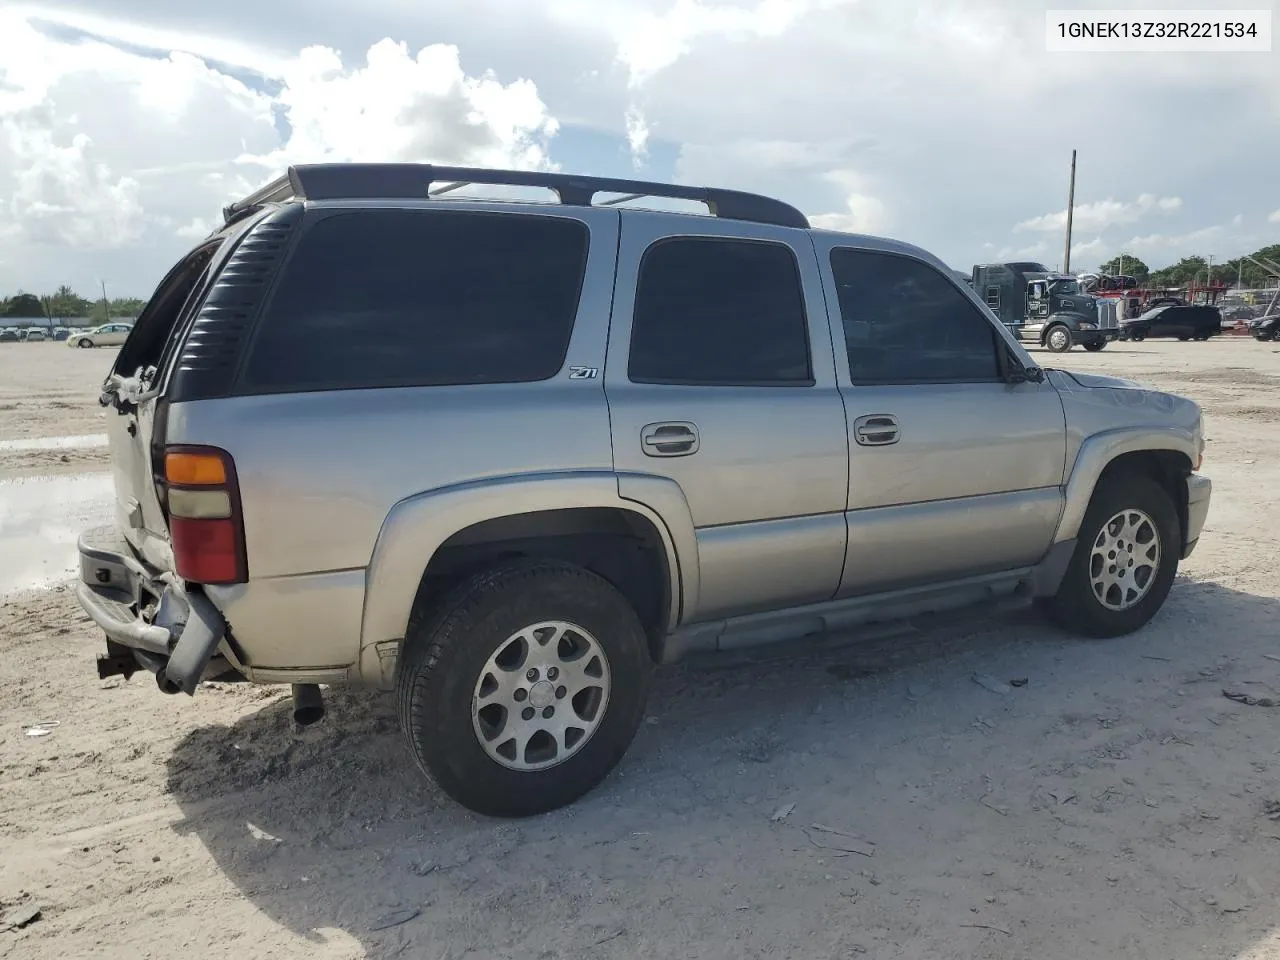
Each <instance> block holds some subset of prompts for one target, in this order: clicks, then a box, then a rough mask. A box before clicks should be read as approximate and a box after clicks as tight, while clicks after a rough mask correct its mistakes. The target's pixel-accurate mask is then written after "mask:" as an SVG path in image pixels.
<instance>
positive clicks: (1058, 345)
mask: <svg viewBox="0 0 1280 960" xmlns="http://www.w3.org/2000/svg"><path fill="white" fill-rule="evenodd" d="M1059 331H1061V332H1062V333H1065V334H1066V336H1065V337H1056V336H1054V334H1056V333H1058V332H1059ZM1044 346H1045V349H1046V350H1048V351H1049V352H1050V353H1066V352H1067V351H1068V350H1070V349H1071V331H1070V330H1068V329H1067V328H1066V327H1065V326H1064V325H1063V324H1061V323H1055V324H1054V325H1053V326H1052V327H1050V328H1049V329H1048V330H1046V331H1045V334H1044Z"/></svg>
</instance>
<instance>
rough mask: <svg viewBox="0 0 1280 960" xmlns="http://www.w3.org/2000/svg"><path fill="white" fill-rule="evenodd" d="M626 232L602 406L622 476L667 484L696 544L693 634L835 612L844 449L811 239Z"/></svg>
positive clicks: (712, 226) (641, 217) (768, 232)
mask: <svg viewBox="0 0 1280 960" xmlns="http://www.w3.org/2000/svg"><path fill="white" fill-rule="evenodd" d="M676 226H679V223H678V222H674V221H673V220H672V219H671V218H670V217H663V216H660V215H651V214H647V213H642V212H634V213H632V212H628V213H627V215H626V216H625V217H624V218H623V221H622V235H621V242H620V245H619V250H618V269H617V280H616V286H615V294H614V303H613V319H612V323H611V325H610V333H609V348H608V358H607V363H606V370H605V392H606V395H607V397H608V401H609V415H610V418H611V424H612V431H613V455H614V464H615V468H616V469H617V471H618V473H619V475H620V479H619V486H620V489H621V491H622V493H623V495H624V496H626V495H627V490H628V487H627V484H628V477H629V476H634V475H636V474H641V475H647V476H650V477H660V478H665V479H667V480H670V481H673V482H674V483H675V484H677V485H678V486H679V489H680V490H681V491H682V492H683V495H684V498H685V500H686V501H687V502H688V505H689V511H690V513H691V515H692V517H693V523H694V527H695V531H696V534H697V543H698V556H697V558H696V561H695V562H696V563H697V564H698V573H699V578H698V579H699V589H698V596H697V598H696V599H693V598H689V599H688V600H687V601H686V602H687V603H689V604H690V606H688V607H687V608H686V609H685V611H684V619H685V621H686V622H698V621H706V620H712V619H718V618H721V617H728V616H734V615H740V614H746V613H752V612H756V611H762V610H770V609H777V608H780V607H788V606H794V605H798V604H803V603H809V602H816V601H822V600H829V599H831V597H832V596H833V595H834V594H835V592H836V587H837V586H838V584H839V581H840V568H841V565H842V564H843V562H844V555H845V521H844V509H845V503H846V494H847V489H848V441H847V434H846V427H845V419H844V406H843V404H842V403H841V398H840V393H839V390H838V389H837V386H836V380H835V368H834V360H833V356H832V349H831V338H830V334H829V330H828V324H827V319H826V311H825V307H824V304H823V296H822V286H821V280H820V278H819V276H818V271H817V266H816V263H815V261H814V256H813V248H812V246H811V244H810V242H809V237H808V234H807V233H805V232H803V231H799V230H792V229H789V228H783V227H770V226H764V225H757V224H749V223H743V222H734V221H727V220H714V219H708V220H707V221H706V223H705V225H704V224H699V225H698V227H697V228H696V229H697V235H688V234H685V233H681V232H680V231H679V230H677V229H674V227H676Z"/></svg>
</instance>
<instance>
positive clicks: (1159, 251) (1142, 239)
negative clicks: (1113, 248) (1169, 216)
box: [1119, 225, 1226, 260]
mask: <svg viewBox="0 0 1280 960" xmlns="http://www.w3.org/2000/svg"><path fill="white" fill-rule="evenodd" d="M1225 233H1226V231H1225V229H1224V228H1223V227H1222V226H1220V225H1216V226H1211V227H1202V228H1200V229H1199V230H1191V231H1188V232H1186V233H1174V234H1168V233H1149V234H1146V235H1145V236H1136V237H1131V238H1130V239H1129V240H1127V241H1126V242H1124V243H1122V244H1120V245H1119V249H1121V250H1129V251H1132V252H1133V253H1136V254H1138V255H1139V256H1141V257H1142V258H1143V259H1144V260H1145V259H1146V258H1147V257H1150V256H1162V257H1165V258H1167V257H1169V256H1170V255H1171V254H1173V255H1175V258H1176V257H1184V256H1186V257H1190V256H1198V255H1203V254H1205V253H1214V252H1215V251H1213V250H1207V251H1206V250H1205V247H1206V245H1208V244H1214V243H1220V242H1221V241H1222V239H1223V237H1224V235H1225ZM1218 258H1219V259H1223V254H1221V253H1218Z"/></svg>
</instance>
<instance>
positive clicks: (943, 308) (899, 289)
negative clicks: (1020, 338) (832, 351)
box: [831, 247, 1000, 384]
mask: <svg viewBox="0 0 1280 960" xmlns="http://www.w3.org/2000/svg"><path fill="white" fill-rule="evenodd" d="M831 271H832V274H833V275H834V279H835V282H836V291H837V294H838V297H839V304H840V318H841V321H842V323H843V326H844V339H845V347H846V349H847V350H848V353H849V375H850V378H851V379H852V381H853V382H854V383H855V384H857V383H863V384H894V383H948V382H952V383H965V382H974V381H988V380H998V379H999V378H1000V377H999V372H1000V367H999V361H998V358H997V353H996V333H995V329H994V328H993V327H992V325H991V324H990V322H988V320H987V318H986V317H985V316H983V314H982V313H981V312H980V311H979V310H978V308H977V307H975V306H974V305H973V303H972V302H971V301H970V300H969V298H968V297H966V296H965V295H964V294H962V293H961V292H960V291H959V290H958V289H957V288H956V286H955V285H954V284H952V283H951V282H950V281H949V280H947V279H946V278H945V277H944V276H943V275H942V274H941V273H939V272H938V271H937V270H935V269H934V268H933V267H931V266H929V265H928V264H927V263H924V262H922V261H920V260H914V259H912V258H911V257H904V256H899V255H898V254H892V253H873V252H871V251H867V250H851V249H847V248H839V247H838V248H836V249H834V250H832V251H831Z"/></svg>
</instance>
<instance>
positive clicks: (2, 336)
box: [0, 327, 22, 343]
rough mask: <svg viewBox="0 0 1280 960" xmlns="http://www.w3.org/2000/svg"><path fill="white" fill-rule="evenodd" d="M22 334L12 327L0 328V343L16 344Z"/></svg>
mask: <svg viewBox="0 0 1280 960" xmlns="http://www.w3.org/2000/svg"><path fill="white" fill-rule="evenodd" d="M21 339H22V334H21V333H19V332H18V330H16V329H15V328H13V327H0V343H18V342H19V341H20V340H21Z"/></svg>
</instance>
